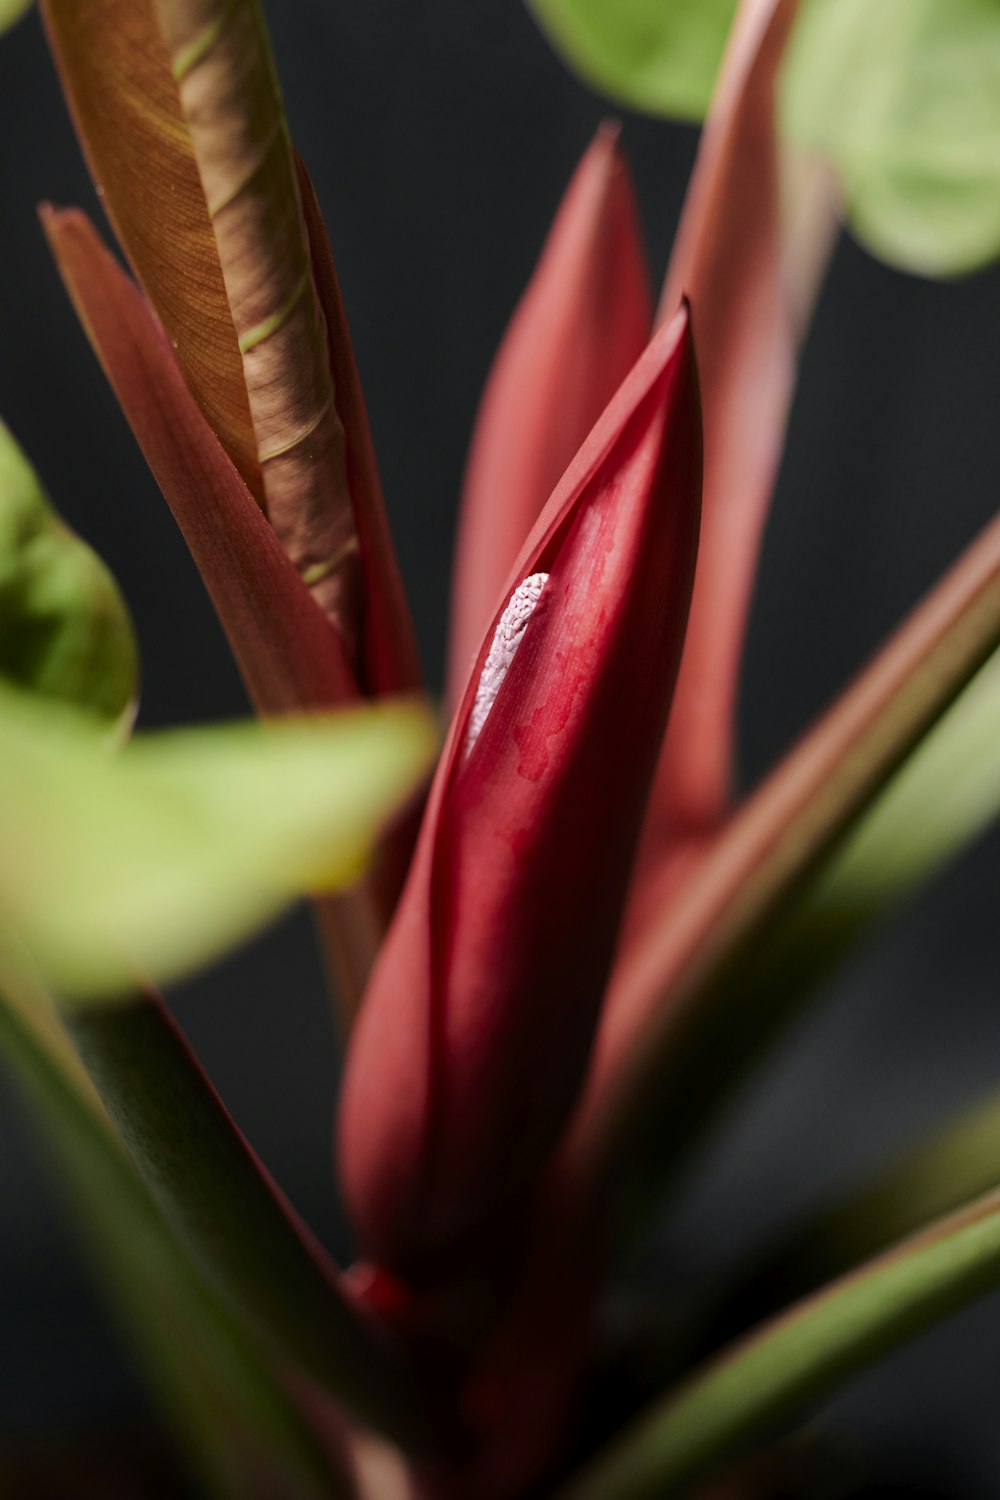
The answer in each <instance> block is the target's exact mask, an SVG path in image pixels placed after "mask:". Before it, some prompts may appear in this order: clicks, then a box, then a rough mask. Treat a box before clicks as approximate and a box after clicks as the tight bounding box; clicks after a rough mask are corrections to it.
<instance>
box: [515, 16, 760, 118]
mask: <svg viewBox="0 0 1000 1500" xmlns="http://www.w3.org/2000/svg"><path fill="white" fill-rule="evenodd" d="M528 6H529V8H530V9H531V10H532V11H534V13H535V15H536V16H537V18H538V20H539V22H540V23H541V24H542V26H543V27H544V28H545V30H546V31H547V32H548V34H549V36H550V37H551V39H552V41H553V42H554V43H555V45H556V47H557V48H558V49H559V51H560V52H561V53H563V55H564V56H565V58H566V60H567V62H569V63H570V65H571V66H572V67H574V68H575V69H576V70H577V71H578V72H579V73H580V74H581V76H582V77H583V78H584V79H586V81H587V82H588V83H589V84H591V86H592V87H593V88H595V89H599V90H600V91H601V92H602V93H605V94H608V95H610V97H611V98H612V99H616V100H617V101H618V102H619V103H620V104H626V105H628V106H629V107H630V108H631V109H641V110H646V111H648V112H649V113H650V114H664V115H677V116H680V117H681V118H682V119H692V120H699V119H701V118H702V116H703V115H704V114H705V111H706V110H707V108H708V102H709V100H710V98H711V96H712V87H713V85H714V83H715V75H716V73H717V72H718V68H719V60H720V58H721V57H722V51H723V48H724V46H725V42H726V35H727V33H728V31H729V26H730V23H731V22H732V19H733V15H734V14H735V11H736V0H528Z"/></svg>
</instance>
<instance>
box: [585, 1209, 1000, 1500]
mask: <svg viewBox="0 0 1000 1500" xmlns="http://www.w3.org/2000/svg"><path fill="white" fill-rule="evenodd" d="M997 1282H1000V1194H997V1193H993V1194H991V1195H990V1196H989V1197H987V1198H982V1199H980V1200H978V1201H977V1202H975V1203H973V1204H971V1205H969V1206H967V1207H966V1208H964V1209H963V1210H962V1211H961V1212H959V1213H956V1214H953V1215H952V1216H951V1217H949V1218H946V1219H942V1220H941V1221H940V1222H939V1223H938V1224H936V1225H935V1226H934V1227H933V1228H932V1229H931V1230H929V1231H927V1232H926V1233H923V1234H920V1235H918V1236H915V1237H914V1238H913V1239H909V1240H905V1241H903V1242H902V1244H900V1245H897V1246H896V1247H895V1248H894V1249H893V1250H891V1251H890V1252H889V1253H888V1254H886V1255H883V1256H881V1257H880V1258H879V1259H878V1260H875V1261H872V1262H869V1264H868V1265H866V1266H865V1267H863V1268H862V1269H861V1270H860V1271H857V1272H855V1273H854V1274H852V1275H850V1276H847V1277H844V1278H843V1279H842V1280H840V1281H837V1282H835V1283H833V1285H831V1286H826V1287H824V1288H823V1289H822V1291H820V1292H818V1293H816V1294H815V1295H814V1296H812V1297H809V1298H808V1299H806V1300H805V1301H803V1302H800V1303H798V1304H797V1305H796V1306H795V1307H793V1308H791V1309H790V1310H789V1311H788V1312H785V1313H783V1314H782V1315H781V1316H779V1317H777V1318H775V1319H773V1320H772V1321H771V1322H769V1323H766V1324H764V1325H763V1326H762V1327H761V1328H759V1329H757V1330H756V1331H755V1332H754V1333H752V1334H750V1335H749V1337H747V1338H746V1339H743V1340H741V1341H740V1342H738V1343H737V1344H735V1345H732V1346H730V1347H729V1348H728V1349H726V1350H724V1351H723V1352H722V1353H721V1354H720V1355H719V1356H717V1357H716V1358H714V1359H712V1360H711V1361H709V1362H708V1363H707V1364H705V1365H703V1366H701V1367H700V1368H699V1369H697V1370H696V1371H695V1373H694V1374H693V1375H691V1376H690V1377H688V1378H687V1379H686V1380H685V1381H684V1382H683V1384H682V1385H681V1386H679V1387H678V1388H677V1389H676V1390H675V1391H673V1392H671V1393H669V1394H668V1395H667V1396H666V1397H665V1398H664V1399H662V1400H661V1401H658V1402H656V1403H654V1404H653V1405H652V1407H651V1408H649V1410H648V1411H647V1412H646V1413H645V1414H642V1415H640V1417H639V1418H638V1420H637V1421H636V1422H635V1423H634V1424H633V1425H632V1426H631V1427H630V1428H628V1429H627V1430H626V1432H625V1433H624V1434H623V1436H622V1437H620V1438H619V1439H617V1440H616V1441H614V1442H613V1443H612V1444H611V1445H610V1447H609V1448H608V1449H606V1450H605V1451H604V1452H603V1453H602V1454H599V1455H598V1457H597V1458H596V1460H595V1461H594V1463H593V1464H592V1465H591V1466H589V1467H588V1468H587V1469H585V1470H584V1472H583V1474H582V1476H581V1477H580V1478H579V1479H577V1480H576V1481H571V1482H570V1484H569V1485H568V1486H567V1488H566V1489H565V1491H563V1492H562V1495H561V1500H666V1497H667V1496H672V1495H675V1494H679V1493H687V1492H688V1491H687V1488H686V1487H687V1486H688V1485H689V1484H691V1483H692V1482H693V1481H694V1480H695V1479H697V1478H698V1477H700V1476H702V1475H706V1474H708V1473H711V1472H713V1471H715V1470H717V1469H718V1468H719V1467H720V1466H721V1465H722V1464H723V1463H726V1462H727V1461H729V1460H730V1459H732V1458H734V1457H736V1456H738V1455H739V1454H740V1453H741V1452H743V1451H745V1450H747V1449H749V1448H752V1447H754V1446H755V1445H757V1444H759V1443H760V1442H762V1441H764V1440H771V1439H773V1438H774V1437H776V1436H778V1435H780V1434H781V1433H783V1432H785V1431H787V1430H788V1428H789V1427H791V1426H794V1425H795V1424H796V1423H797V1422H798V1421H799V1420H800V1419H801V1417H802V1416H803V1415H804V1414H805V1413H806V1412H807V1411H808V1410H809V1409H810V1408H812V1407H813V1406H815V1405H816V1404H817V1403H818V1402H821V1401H823V1400H825V1399H826V1398H828V1397H829V1396H831V1395H833V1394H834V1393H835V1392H836V1391H837V1390H838V1389H839V1388H840V1387H841V1386H843V1385H844V1384H845V1383H846V1382H847V1381H849V1380H850V1379H851V1377H852V1376H853V1375H855V1374H856V1373H857V1372H858V1371H860V1370H862V1369H864V1368H865V1367H866V1366H868V1365H870V1364H872V1363H874V1362H875V1361H876V1360H877V1359H880V1358H882V1357H883V1356H885V1355H886V1354H889V1353H890V1352H891V1351H892V1350H893V1349H895V1348H898V1347H899V1346H900V1345H901V1344H903V1343H905V1342H906V1341H907V1340H908V1339H911V1338H913V1337H915V1336H916V1335H917V1334H919V1333H921V1332H922V1331H923V1330H924V1329H926V1328H929V1327H931V1326H932V1325H933V1324H934V1323H936V1322H938V1321H939V1320H940V1319H941V1318H943V1317H946V1316H947V1315H948V1314H949V1313H951V1312H953V1311H955V1310H957V1309H958V1308H960V1307H962V1306H964V1305H965V1304H966V1303H967V1302H969V1301H971V1300H972V1299H973V1298H975V1297H977V1296H980V1295H981V1294H982V1293H983V1292H985V1291H988V1290H989V1289H990V1288H991V1287H993V1286H995V1285H996V1284H997Z"/></svg>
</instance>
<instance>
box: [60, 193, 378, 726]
mask: <svg viewBox="0 0 1000 1500" xmlns="http://www.w3.org/2000/svg"><path fill="white" fill-rule="evenodd" d="M41 217H42V223H43V225H44V228H45V232H46V235H47V236H48V240H49V244H50V246H51V248H52V252H53V254H54V255H55V258H56V261H57V263H58V266H59V270H60V273H61V275H62V278H63V280H64V282H65V283H66V286H67V289H68V290H69V293H70V295H71V297H72V298H73V302H74V304H75V306H76V309H77V312H78V314H79V316H80V318H81V321H82V322H83V324H84V327H85V329H86V331H87V336H88V338H89V339H90V342H91V344H92V345H93V347H94V350H95V352H96V354H97V356H98V358H99V359H100V361H101V364H102V365H103V367H104V370H105V373H106V374H107V376H108V379H109V380H110V382H111V385H112V386H113V388H114V391H115V394H116V395H117V397H118V400H119V402H120V403H121V407H122V410H123V412H124V413H125V416H126V419H127V420H128V423H129V425H130V426H131V428H132V431H133V432H134V433H135V436H136V439H137V441H138V443H139V446H140V447H141V448H142V451H143V453H144V454H145V456H146V460H147V462H148V463H149V466H150V468H151V469H152V471H153V474H154V475H155V477H156V480H157V483H158V484H159V486H160V488H161V489H162V491H163V494H164V496H165V498H166V500H167V503H168V504H169V506H170V508H171V510H172V511H173V513H174V517H175V519H176V521H177V524H178V525H179V526H180V528H181V531H182V532H183V533H184V538H185V540H186V542H187V544H188V546H189V548H190V549H191V555H192V556H193V558H194V560H195V562H196V563H197V565H198V568H199V570H200V572H201V575H202V577H203V579H204V580H205V585H206V587H207V589H208V591H209V593H210V594H211V596H212V600H213V603H214V604H215V607H216V609H217V611H218V614H219V618H220V620H221V621H222V624H223V627H224V628H225V631H226V634H227V636H228V637H229V642H230V645H231V646H232V648H233V652H234V654H235V656H236V658H237V661H238V662H239V665H240V669H241V671H242V673H243V676H244V679H245V681H246V683H247V687H248V689H249V692H250V694H251V696H252V697H253V699H254V701H255V703H256V705H257V707H258V708H259V709H260V710H261V711H262V712H265V713H281V712H288V711H291V710H297V709H298V710H301V709H307V708H320V707H332V706H335V705H337V704H342V703H346V702H349V701H351V700H353V699H356V698H357V696H358V690H357V686H356V684H355V682H354V679H353V676H352V674H351V671H350V667H349V665H348V662H347V659H346V656H345V653H344V649H343V644H342V642H341V640H340V637H339V635H338V634H337V632H336V631H335V630H334V628H333V627H332V626H331V625H330V624H329V622H328V621H327V620H326V618H325V617H324V615H323V614H322V613H321V611H320V609H319V607H318V605H317V604H316V603H315V602H314V601H313V599H312V597H311V596H310V594H309V591H308V590H307V588H306V587H305V585H304V584H303V582H302V580H301V579H300V578H299V576H298V574H297V573H296V571H295V568H294V567H293V566H292V563H291V562H290V561H289V559H288V557H287V555H286V554H285V552H284V549H283V548H282V546H281V543H280V542H279V541H278V539H277V537H276V536H275V534H274V532H273V531H272V530H271V527H270V526H269V525H268V523H267V521H266V520H265V518H264V516H263V514H262V513H261V511H260V508H259V507H258V506H257V504H256V502H255V501H254V499H253V497H252V496H251V495H250V492H249V490H248V489H247V487H246V485H245V484H244V482H243V480H242V479H241V478H240V476H239V474H238V473H237V471H236V469H235V468H234V466H233V464H232V462H231V461H230V459H229V458H228V457H227V456H226V454H225V453H224V451H223V449H222V446H221V444H220V443H219V442H218V440H217V438H216V437H215V435H214V434H213V432H212V431H211V429H210V427H209V426H208V424H207V422H206V421H205V419H204V417H203V416H202V415H201V412H200V411H199V410H198V407H197V404H196V403H195V400H194V398H193V397H192V395H191V394H190V392H189V391H188V388H187V385H186V384H185V381H184V377H183V375H182V374H181V371H180V368H179V366H178V364H177V361H176V359H175V357H174V353H173V350H172V349H171V347H170V344H169V343H168V342H167V339H166V337H165V335H164V333H163V330H162V329H161V327H160V325H159V323H158V322H157V321H156V319H155V317H154V315H153V314H152V312H151V311H150V308H149V305H148V304H147V302H146V300H145V298H144V297H143V295H142V293H141V292H140V291H139V290H138V288H137V287H136V286H135V284H134V283H133V282H132V281H131V280H130V279H129V278H128V276H126V275H125V273H124V272H123V271H122V270H121V269H120V267H119V266H118V264H117V262H116V261H115V260H114V259H113V257H112V256H111V255H110V254H109V253H108V251H107V250H106V249H105V248H104V246H103V245H102V244H101V242H100V240H99V238H98V236H97V234H96V232H95V230H94V228H93V225H92V224H91V223H90V222H89V220H88V219H87V217H86V215H85V214H83V213H81V212H80V211H79V210H76V209H68V210H62V211H59V210H55V209H53V208H50V207H43V208H42V210H41Z"/></svg>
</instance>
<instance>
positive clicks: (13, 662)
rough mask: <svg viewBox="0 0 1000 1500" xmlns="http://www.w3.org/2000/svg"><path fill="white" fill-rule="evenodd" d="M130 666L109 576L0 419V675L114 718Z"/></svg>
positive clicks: (132, 692) (130, 651)
mask: <svg viewBox="0 0 1000 1500" xmlns="http://www.w3.org/2000/svg"><path fill="white" fill-rule="evenodd" d="M137 675H138V654H137V649H136V643H135V636H134V634H133V631H132V622H131V620H130V618H129V614H128V610H127V609H126V607H125V603H124V601H123V599H122V597H121V594H120V593H119V591H118V588H117V585H116V584H115V581H114V579H113V578H112V576H111V574H110V573H109V572H108V570H107V568H106V567H105V566H104V564H103V563H102V562H101V560H100V558H99V557H98V556H97V555H96V553H94V552H92V551H91V549H90V548H89V547H88V546H86V544H85V543H84V542H82V541H81V540H80V538H79V537H78V536H76V535H74V533H73V532H72V531H70V529H69V528H68V527H67V526H65V525H64V524H63V522H62V521H61V520H60V519H59V517H58V516H57V515H56V513H55V511H54V510H53V509H52V507H51V505H50V504H49V502H48V500H47V498H46V496H45V494H44V492H43V490H42V488H41V486H40V484H39V482H38V479H37V476H36V475H35V473H34V471H33V470H32V468H31V466H30V464H29V463H28V461H27V459H26V458H25V457H24V455H23V453H22V452H21V450H20V449H19V448H18V446H17V444H16V443H15V441H14V439H13V437H12V436H11V434H10V432H9V431H8V430H7V428H6V427H5V426H4V425H3V423H2V422H0V677H2V678H5V679H7V680H8V681H10V682H13V683H15V684H17V685H18V686H20V687H23V688H26V689H28V690H30V691H31V692H35V693H40V694H42V695H43V696H46V697H52V698H59V699H64V700H66V701H68V702H70V703H76V704H79V705H80V706H81V707H85V708H91V709H93V710H94V711H95V712H96V713H98V714H100V715H101V716H102V717H105V718H107V719H111V720H116V719H121V718H123V717H127V716H130V713H131V710H132V707H133V705H134V700H135V696H136V682H137Z"/></svg>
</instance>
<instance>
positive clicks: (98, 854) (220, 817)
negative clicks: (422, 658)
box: [0, 689, 434, 997]
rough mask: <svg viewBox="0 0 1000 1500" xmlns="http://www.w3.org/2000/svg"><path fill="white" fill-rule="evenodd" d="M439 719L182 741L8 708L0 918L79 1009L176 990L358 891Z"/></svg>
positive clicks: (348, 720) (410, 711)
mask: <svg viewBox="0 0 1000 1500" xmlns="http://www.w3.org/2000/svg"><path fill="white" fill-rule="evenodd" d="M433 746H434V731H433V729H432V726H431V724H430V722H429V720H428V717H427V716H426V713H425V711H424V710H423V709H420V708H417V707H414V706H409V705H403V706H398V705H397V706H392V705H387V706H384V707H378V708H368V709H362V710H358V711H354V712H351V713H345V714H343V715H338V716H335V717H331V718H328V719H315V720H310V721H304V720H297V721H296V720H287V719H286V720H283V721H281V722H279V723H274V724H271V725H268V726H258V725H255V724H232V725H225V726H215V727H212V728H208V729H192V730H177V731H171V732H166V733H162V734H157V735H150V736H148V737H144V738H142V739H139V740H136V741H133V742H132V743H131V744H130V745H128V746H127V747H126V748H125V749H124V750H123V751H122V752H121V753H120V754H117V755H115V754H111V753H109V751H108V748H107V743H106V737H105V735H104V734H103V733H102V732H101V730H100V729H99V728H97V727H95V725H94V722H93V720H92V718H90V717H89V716H88V717H84V716H82V715H81V714H79V713H78V712H76V711H74V710H71V709H69V708H65V707H63V706H62V705H58V706H52V705H47V704H43V703H42V702H41V701H40V700H36V699H32V698H30V697H28V696H27V695H25V694H20V693H16V692H15V691H14V690H12V689H8V690H6V691H4V692H3V694H2V695H0V786H2V788H3V797H2V798H0V909H2V910H3V913H4V934H6V933H7V932H8V931H9V932H10V933H12V934H13V935H14V938H15V939H16V940H17V941H19V942H20V943H23V944H24V946H25V948H26V949H27V951H28V953H29V954H30V956H31V958H32V960H33V962H34V964H35V965H36V967H37V969H38V971H39V972H40V973H41V975H42V976H43V978H44V979H45V980H46V981H47V982H49V983H50V984H51V985H52V986H53V988H54V989H55V990H56V991H57V992H58V993H60V994H62V995H64V996H79V997H97V996H101V995H108V994H111V995H114V994H118V993H121V992H127V991H129V990H131V989H132V988H134V986H135V983H136V980H137V978H139V977H150V978H153V979H156V980H167V979H171V978H175V977H177V975H179V974H180V973H182V972H183V971H185V970H187V969H190V968H192V967H193V966H195V965H197V964H199V963H203V962H205V961H206V960H207V959H209V958H210V957H212V956H214V955H215V954H217V953H220V952H221V951H222V950H223V949H224V948H226V947H228V946H230V945H231V944H232V943H234V942H237V941H239V940H240V939H241V938H244V937H246V936H247V935H248V934H249V933H250V932H252V931H253V930H254V928H256V927H258V926H259V925H260V924H261V922H263V921H265V920H267V919H268V918H269V917H271V916H273V915H274V914H275V913H276V912H277V911H279V910H280V909H281V908H282V907H283V906H284V905H286V904H287V903H288V902H289V901H290V900H293V899H294V898H295V897H296V896H299V895H301V894H303V893H305V892H307V891H312V890H321V889H331V888H334V887H338V886H343V885H345V884H349V883H350V882H351V881H353V880H354V879H355V878H356V877H357V876H358V874H359V873H360V870H361V868H362V865H363V862H364V860H365V857H366V855H367V854H368V852H369V850H370V849H371V847H372V844H373V842H374V840H375V838H376V836H377V834H378V832H379V829H380V827H381V826H382V824H383V823H384V822H385V820H386V819H387V818H388V817H390V815H391V814H392V812H393V810H394V808H395V807H396V805H397V804H398V803H399V802H400V801H401V799H402V798H403V797H405V796H406V794H407V793H408V792H409V791H410V790H411V789H412V788H413V786H414V784H415V782H416V781H417V779H418V778H419V777H420V775H421V774H422V773H423V772H424V771H425V770H426V768H427V766H428V763H429V760H430V757H431V755H432V753H433Z"/></svg>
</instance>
